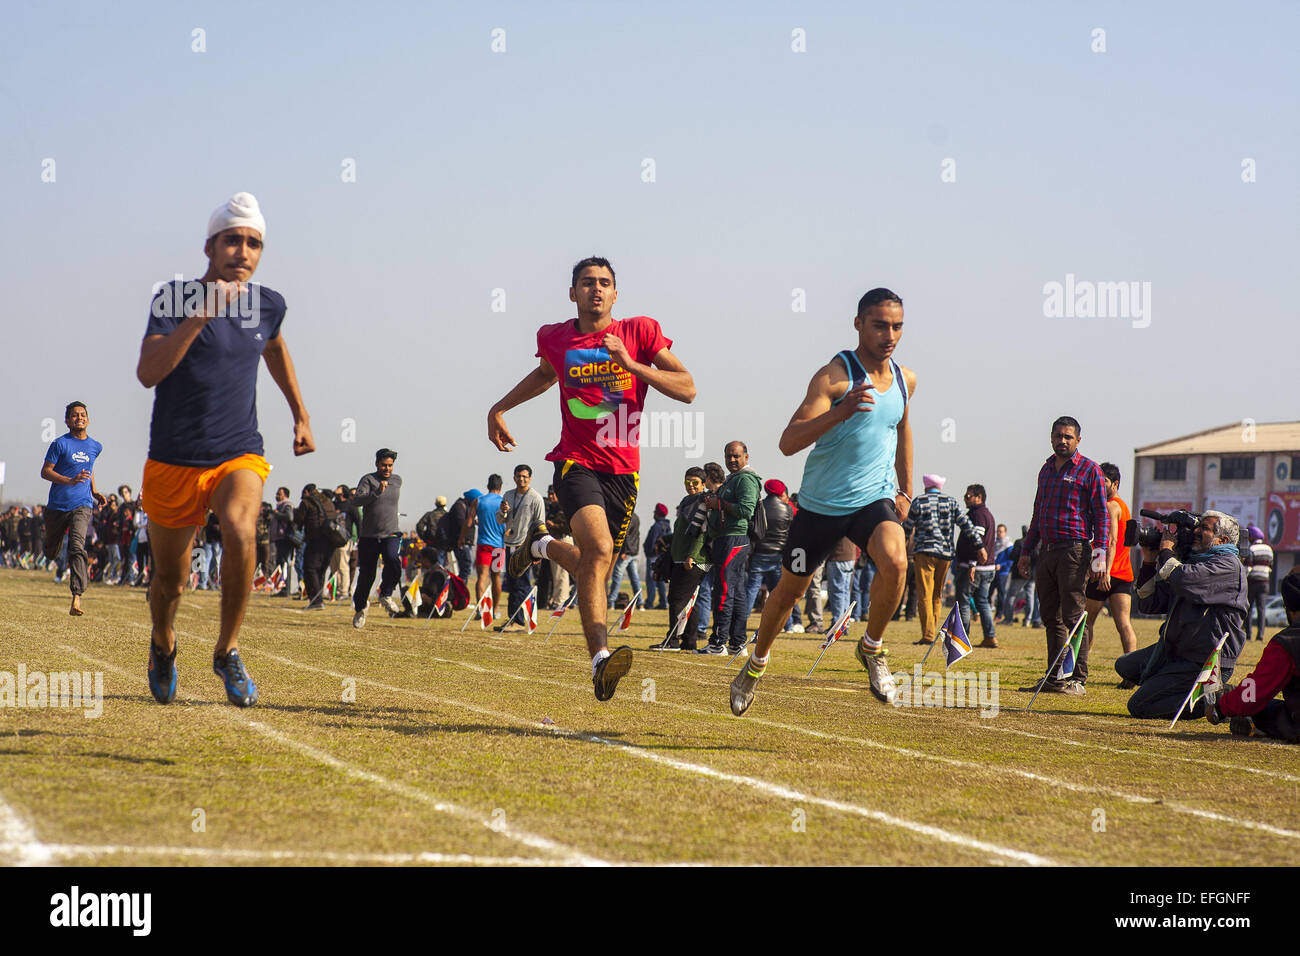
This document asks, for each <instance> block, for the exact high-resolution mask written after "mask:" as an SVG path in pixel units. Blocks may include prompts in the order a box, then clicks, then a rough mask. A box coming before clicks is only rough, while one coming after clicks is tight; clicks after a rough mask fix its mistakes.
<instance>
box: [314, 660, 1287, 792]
mask: <svg viewBox="0 0 1300 956" xmlns="http://www.w3.org/2000/svg"><path fill="white" fill-rule="evenodd" d="M443 636H447V635H443ZM452 636H454V635H452ZM315 637H319V638H321V639H324V640H327V641H331V642H335V643H339V644H343V645H345V646H352V647H366V646H368V645H363V644H358V643H357V642H355V641H348V640H345V639H342V638H331V637H328V636H325V635H315ZM476 646H479V647H484V648H487V649H490V650H493V651H503V652H515V653H517V652H523V653H529V654H531V655H532V656H535V657H538V656H547V655H544V654H541V653H540V652H538V651H535V650H534V649H532V648H524V647H520V648H514V647H510V646H504V645H499V644H496V643H481V644H478V645H476ZM372 649H376V650H383V651H385V652H386V653H392V654H406V655H409V656H411V657H416V658H419V657H422V656H423V655H419V654H414V653H411V652H408V651H399V650H396V649H394V648H372ZM655 659H656V660H665V661H671V662H673V663H677V664H685V665H688V666H694V667H708V666H710V665H709V664H707V663H703V662H700V663H697V662H694V661H684V660H680V659H676V658H674V657H673V656H672V655H665V656H664V657H660V658H655ZM679 679H681V680H687V681H690V682H691V683H693V684H697V685H704V684H705V682H704V681H702V680H699V679H698V678H694V677H680V678H679ZM719 686H721V684H720V683H719ZM808 690H815V691H826V692H836V693H852V694H865V693H866V690H865V688H862V689H857V688H838V687H823V686H819V685H815V684H810V685H808ZM771 696H773V697H779V698H781V699H784V700H791V701H796V702H799V703H812V704H822V705H825V704H828V703H831V701H825V700H818V699H816V698H813V697H802V696H799V695H797V694H791V693H787V692H786V691H785V690H779V691H772V692H771ZM893 712H894V713H896V714H897V716H899V717H905V718H912V719H916V720H936V719H937V720H945V721H947V722H948V723H949V724H950V725H952V726H956V727H961V728H974V729H976V730H980V731H988V732H990V733H1001V734H1016V735H1019V736H1023V737H1028V738H1033V739H1036V740H1043V741H1047V742H1049V743H1059V744H1063V745H1066V746H1070V747H1083V748H1087V749H1089V750H1099V751H1102V752H1104V753H1113V754H1122V755H1125V756H1132V757H1141V758H1143V759H1146V760H1155V761H1157V762H1158V761H1161V760H1177V761H1179V762H1180V763H1189V764H1197V765H1199V766H1203V767H1214V768H1216V769H1219V770H1229V771H1236V772H1241V773H1250V774H1255V775H1257V776H1261V777H1271V778H1273V779H1275V780H1285V781H1287V782H1288V783H1300V776H1296V775H1294V774H1289V773H1283V772H1282V771H1280V770H1269V769H1266V768H1263V767H1250V766H1245V765H1242V764H1234V763H1226V762H1224V761H1222V760H1210V759H1208V758H1204V757H1187V756H1182V755H1180V754H1171V753H1168V752H1166V751H1165V750H1133V749H1130V748H1127V747H1112V746H1109V745H1107V744H1101V743H1095V742H1093V741H1084V740H1074V739H1071V738H1065V737H1051V736H1048V735H1046V734H1035V733H1032V732H1030V731H1027V730H1017V729H1015V728H1013V727H999V726H997V725H996V724H994V723H993V722H992V721H989V720H979V721H966V720H962V719H961V718H960V717H958V716H957V715H956V714H948V713H945V712H943V711H940V710H938V709H933V710H931V711H930V712H928V713H925V714H921V713H916V712H913V711H908V710H904V709H901V708H900V709H896V710H895V711H893ZM887 713H888V712H887ZM1080 716H1089V715H1080ZM1092 716H1096V715H1092ZM746 719H755V718H746ZM757 719H761V718H757ZM1092 723H1098V721H1092ZM1107 723H1108V725H1109V726H1113V727H1115V728H1116V729H1119V730H1123V731H1126V732H1133V731H1136V730H1139V729H1142V727H1141V725H1140V724H1139V725H1137V726H1135V725H1133V724H1130V723H1123V722H1119V721H1108V722H1107ZM1080 729H1081V730H1092V729H1094V728H1093V727H1085V728H1080ZM1150 739H1151V742H1152V743H1153V744H1155V745H1157V746H1160V747H1164V746H1166V745H1168V746H1182V747H1193V746H1197V744H1196V743H1194V742H1190V741H1183V740H1175V739H1170V738H1169V737H1167V736H1163V735H1159V734H1152V735H1151V738H1150ZM1251 745H1252V746H1273V745H1275V746H1279V747H1283V746H1286V745H1285V744H1282V743H1280V742H1278V743H1276V744H1274V743H1273V742H1271V741H1252V743H1251Z"/></svg>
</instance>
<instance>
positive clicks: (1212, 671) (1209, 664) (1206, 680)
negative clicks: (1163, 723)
mask: <svg viewBox="0 0 1300 956" xmlns="http://www.w3.org/2000/svg"><path fill="white" fill-rule="evenodd" d="M1227 639H1228V635H1227V634H1226V633H1225V634H1224V635H1223V637H1221V638H1219V643H1218V644H1215V645H1214V650H1213V651H1211V652H1210V656H1209V657H1208V658H1206V660H1205V666H1204V667H1202V668H1201V672H1200V673H1199V674H1197V675H1196V683H1194V684H1193V685H1192V689H1191V690H1190V691H1189V692H1188V694H1187V698H1186V699H1185V700H1184V701H1183V705H1182V706H1181V707H1179V708H1178V713H1176V714H1174V719H1173V720H1172V721H1170V723H1169V729H1170V730H1173V729H1174V724H1176V723H1178V718H1179V717H1181V716H1183V712H1184V711H1186V712H1187V713H1188V714H1190V713H1191V712H1192V708H1193V707H1195V706H1196V702H1197V701H1198V700H1200V699H1201V698H1202V697H1204V696H1206V695H1207V694H1213V693H1215V692H1216V691H1217V690H1218V689H1219V653H1220V652H1221V651H1222V650H1223V643H1224V641H1226V640H1227Z"/></svg>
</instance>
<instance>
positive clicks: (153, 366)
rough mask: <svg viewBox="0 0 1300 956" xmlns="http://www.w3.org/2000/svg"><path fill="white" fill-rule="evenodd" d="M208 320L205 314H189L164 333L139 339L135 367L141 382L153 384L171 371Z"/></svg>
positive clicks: (178, 363)
mask: <svg viewBox="0 0 1300 956" xmlns="http://www.w3.org/2000/svg"><path fill="white" fill-rule="evenodd" d="M207 323H208V320H207V318H205V317H204V316H201V315H192V316H190V317H189V318H187V319H185V320H184V321H182V322H181V323H180V324H179V325H177V326H176V328H174V329H172V330H171V331H170V332H168V333H167V334H166V335H146V336H145V337H144V341H143V342H141V343H140V362H139V364H137V365H136V367H135V377H136V378H138V379H139V380H140V384H141V385H143V386H144V387H145V388H153V387H154V386H155V385H157V384H158V383H159V382H161V381H162V380H163V379H165V378H166V377H167V376H168V375H170V374H171V373H172V372H174V371H175V370H176V366H177V365H180V364H181V359H183V358H185V353H186V352H188V351H189V350H190V346H191V345H192V344H194V340H195V339H197V338H198V337H199V333H200V332H202V331H203V327H204V326H205V325H207Z"/></svg>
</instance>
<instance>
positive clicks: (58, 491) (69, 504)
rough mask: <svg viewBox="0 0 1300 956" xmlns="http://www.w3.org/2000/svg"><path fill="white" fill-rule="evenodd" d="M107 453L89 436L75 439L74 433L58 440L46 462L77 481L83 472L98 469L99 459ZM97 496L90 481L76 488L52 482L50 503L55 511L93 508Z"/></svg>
mask: <svg viewBox="0 0 1300 956" xmlns="http://www.w3.org/2000/svg"><path fill="white" fill-rule="evenodd" d="M103 450H104V446H103V445H101V444H100V443H99V442H97V441H95V439H93V438H91V437H90V436H89V435H87V436H86V437H85V438H73V437H72V432H68V433H67V434H66V435H62V436H60V437H59V438H56V439H54V442H53V444H51V445H50V447H49V450H48V451H47V452H46V453H45V460H46V461H47V462H49V463H50V464H51V465H53V466H54V471H55V472H56V473H57V474H60V475H62V476H63V477H64V478H75V477H76V476H77V475H79V474H81V473H82V471H91V472H93V471H94V470H95V459H96V458H98V457H99V453H100V452H101V451H103ZM94 506H95V499H94V496H93V495H91V493H90V482H89V481H81V482H78V483H77V484H75V485H60V484H55V483H53V482H51V483H50V498H49V504H47V505H46V507H47V508H50V509H52V510H54V511H72V510H73V509H74V508H93V507H94Z"/></svg>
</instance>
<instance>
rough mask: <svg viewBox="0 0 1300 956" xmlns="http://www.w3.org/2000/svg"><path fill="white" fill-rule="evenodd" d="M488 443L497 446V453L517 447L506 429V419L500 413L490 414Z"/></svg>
mask: <svg viewBox="0 0 1300 956" xmlns="http://www.w3.org/2000/svg"><path fill="white" fill-rule="evenodd" d="M488 441H490V442H491V443H492V444H493V445H495V446H496V448H497V451H509V450H510V449H512V448H514V447H515V440H514V438H512V437H511V435H510V432H509V430H508V429H507V428H506V417H505V416H504V415H502V414H501V413H500V412H489V413H488Z"/></svg>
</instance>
